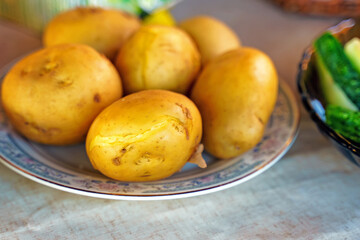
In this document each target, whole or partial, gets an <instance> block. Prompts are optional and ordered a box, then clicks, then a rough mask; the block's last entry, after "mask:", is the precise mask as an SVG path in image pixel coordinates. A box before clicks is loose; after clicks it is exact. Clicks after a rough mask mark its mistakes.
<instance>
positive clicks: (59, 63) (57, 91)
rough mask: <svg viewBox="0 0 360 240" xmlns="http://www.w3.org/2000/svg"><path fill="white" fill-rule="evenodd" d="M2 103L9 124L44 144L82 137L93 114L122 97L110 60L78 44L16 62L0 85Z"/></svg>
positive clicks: (119, 82)
mask: <svg viewBox="0 0 360 240" xmlns="http://www.w3.org/2000/svg"><path fill="white" fill-rule="evenodd" d="M1 93H2V103H3V106H4V110H5V112H6V114H7V116H8V118H9V119H10V122H11V123H12V124H13V126H14V127H15V128H16V129H17V130H18V131H19V132H20V133H22V134H23V135H24V136H25V137H27V138H29V139H31V140H34V141H37V142H40V143H45V144H55V145H65V144H73V143H77V142H80V141H83V140H84V139H85V135H86V133H87V131H88V129H89V127H90V124H91V122H92V121H93V120H94V118H95V117H96V116H97V114H98V113H99V112H100V111H101V110H102V109H104V108H105V107H107V106H108V105H110V104H111V103H112V102H114V101H115V100H117V99H119V98H120V97H121V95H122V86H121V80H120V77H119V74H118V73H117V71H116V69H115V67H114V66H113V65H112V64H111V62H110V61H109V60H108V59H107V58H105V57H103V56H102V55H100V54H99V53H98V52H97V51H95V50H94V49H92V48H90V47H88V46H86V45H80V44H65V45H57V46H53V47H48V48H45V49H41V50H39V51H37V52H34V53H32V54H31V55H29V56H27V57H25V58H24V59H22V60H21V61H19V62H18V63H17V64H16V65H15V66H14V67H13V68H12V69H11V70H10V71H9V73H8V74H7V75H6V77H5V79H4V81H3V83H2V89H1Z"/></svg>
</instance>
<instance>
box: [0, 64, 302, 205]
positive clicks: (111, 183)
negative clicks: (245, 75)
mask: <svg viewBox="0 0 360 240" xmlns="http://www.w3.org/2000/svg"><path fill="white" fill-rule="evenodd" d="M7 69H8V68H7ZM7 69H5V70H7ZM1 76H4V74H2V75H1ZM1 80H2V79H1ZM239 124H241V123H239ZM298 125H299V109H298V105H297V102H296V100H295V98H294V96H293V93H292V91H291V90H290V89H289V87H288V86H287V85H286V84H285V83H283V82H282V83H281V84H280V88H279V96H278V100H277V104H276V107H275V110H274V112H273V114H272V117H271V119H270V121H269V123H268V126H267V128H266V131H265V134H264V137H263V139H262V141H261V142H260V143H259V144H258V145H257V146H256V147H255V148H254V149H252V150H250V151H249V152H247V153H245V154H243V155H241V156H239V157H236V158H233V159H229V160H217V159H215V158H214V157H212V156H211V155H209V154H206V153H204V157H205V159H206V161H207V163H208V167H207V168H206V169H200V168H197V167H195V166H194V165H193V164H186V165H185V167H184V168H183V169H182V170H181V171H180V172H178V173H176V174H174V175H173V176H171V177H169V178H167V179H164V180H161V181H153V182H144V183H139V182H120V181H116V180H112V179H109V178H107V177H105V176H103V175H101V174H100V173H99V172H97V171H95V170H93V168H92V167H91V164H90V162H89V160H88V158H87V156H86V153H85V147H84V145H83V144H80V145H76V146H71V147H54V146H45V145H41V144H37V143H34V142H32V141H29V140H27V139H25V138H23V137H22V136H20V135H19V134H18V133H16V132H15V131H14V130H13V128H12V127H11V125H10V124H9V123H8V121H7V119H6V116H5V115H4V113H3V110H2V109H0V161H1V162H2V163H3V164H5V165H6V166H7V167H9V168H10V169H12V170H14V171H15V172H17V173H19V174H21V175H23V176H25V177H27V178H29V179H31V180H34V181H36V182H38V183H41V184H44V185H47V186H49V187H53V188H56V189H59V190H63V191H67V192H71V193H76V194H81V195H85V196H91V197H98V198H108V199H121V200H155V199H175V198H184V197H190V196H196V195H202V194H206V193H210V192H215V191H219V190H222V189H226V188H229V187H232V186H235V185H237V184H240V183H243V182H245V181H247V180H249V179H251V178H253V177H255V176H257V175H258V174H260V173H262V172H263V171H265V170H266V169H268V168H269V167H270V166H272V165H273V164H274V163H275V162H276V161H278V160H279V159H280V158H281V157H282V156H283V155H284V154H285V153H286V151H287V150H288V149H289V148H290V146H291V144H292V142H293V141H294V139H295V137H296V134H297V130H298Z"/></svg>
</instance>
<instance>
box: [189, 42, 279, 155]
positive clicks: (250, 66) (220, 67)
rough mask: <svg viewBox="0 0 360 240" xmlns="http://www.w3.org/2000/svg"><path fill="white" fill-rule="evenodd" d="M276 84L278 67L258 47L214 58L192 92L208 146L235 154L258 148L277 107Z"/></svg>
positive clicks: (220, 152) (211, 150) (219, 151)
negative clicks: (256, 146) (276, 68)
mask: <svg viewBox="0 0 360 240" xmlns="http://www.w3.org/2000/svg"><path fill="white" fill-rule="evenodd" d="M277 89H278V77H277V73H276V70H275V67H274V65H273V63H272V61H271V59H270V58H269V57H268V56H267V55H266V54H264V53H263V52H261V51H259V50H257V49H253V48H247V47H246V48H241V49H235V50H231V51H229V52H227V53H225V54H223V55H220V56H219V57H217V58H215V59H214V60H213V61H211V62H210V63H209V64H208V65H207V66H206V67H205V69H204V70H203V72H202V73H201V75H200V77H199V79H198V80H197V81H196V83H195V85H194V88H193V91H192V93H191V99H192V100H193V101H194V102H195V104H196V105H197V106H198V107H199V110H200V112H201V116H202V118H203V128H204V137H203V143H204V145H205V150H207V151H208V152H210V153H211V154H213V155H214V156H216V157H218V158H231V157H235V156H237V155H240V154H241V153H243V152H245V151H247V150H249V149H251V148H252V147H254V146H255V145H256V144H257V143H258V142H259V141H260V140H261V138H262V136H263V133H264V129H265V127H266V123H267V121H268V120H269V118H270V115H271V113H272V111H273V109H274V105H275V102H276V98H277Z"/></svg>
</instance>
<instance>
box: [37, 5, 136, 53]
mask: <svg viewBox="0 0 360 240" xmlns="http://www.w3.org/2000/svg"><path fill="white" fill-rule="evenodd" d="M139 27H140V21H139V19H138V18H137V17H135V16H133V15H130V14H128V13H126V12H123V11H120V10H116V9H102V8H98V7H79V8H76V9H71V10H69V11H66V12H63V13H60V14H58V15H57V16H55V17H54V18H53V19H52V20H51V21H50V22H49V24H48V25H47V27H46V28H45V31H44V35H43V43H44V45H45V46H53V45H56V44H62V43H81V44H86V45H89V46H91V47H93V48H95V49H96V50H97V51H99V52H100V53H102V54H105V56H107V57H108V58H109V59H111V60H113V58H114V57H115V56H116V53H117V52H118V49H119V48H120V47H121V46H122V44H123V43H124V42H125V41H126V40H127V39H128V38H129V37H130V36H131V35H132V34H133V33H134V32H135V31H136V30H137V29H138V28H139Z"/></svg>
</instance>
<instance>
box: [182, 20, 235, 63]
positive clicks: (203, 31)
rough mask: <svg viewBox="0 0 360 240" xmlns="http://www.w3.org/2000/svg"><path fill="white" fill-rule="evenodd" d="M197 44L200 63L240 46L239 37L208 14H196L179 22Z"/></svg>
mask: <svg viewBox="0 0 360 240" xmlns="http://www.w3.org/2000/svg"><path fill="white" fill-rule="evenodd" d="M179 27H180V28H181V29H183V30H184V31H186V32H187V33H188V34H189V35H190V36H191V37H192V38H193V39H194V41H195V43H196V44H197V46H198V48H199V51H200V55H201V61H202V65H203V66H204V65H205V64H206V63H208V62H209V61H211V60H212V59H214V58H215V57H216V56H219V55H221V54H222V53H225V52H227V51H229V50H232V49H236V48H238V47H240V46H241V43H240V39H239V38H238V36H237V35H236V34H235V33H234V31H233V30H231V29H230V28H229V27H228V26H227V25H226V24H225V23H223V22H221V21H220V20H218V19H216V18H213V17H210V16H197V17H193V18H189V19H186V20H184V21H182V22H180V23H179Z"/></svg>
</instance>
